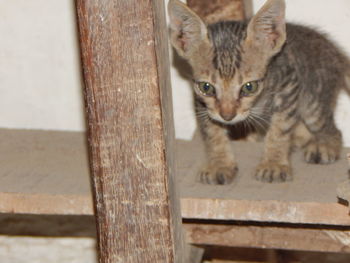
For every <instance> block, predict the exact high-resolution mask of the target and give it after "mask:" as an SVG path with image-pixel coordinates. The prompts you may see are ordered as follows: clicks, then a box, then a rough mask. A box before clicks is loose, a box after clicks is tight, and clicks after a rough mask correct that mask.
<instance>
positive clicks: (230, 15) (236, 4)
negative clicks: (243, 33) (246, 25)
mask: <svg viewBox="0 0 350 263" xmlns="http://www.w3.org/2000/svg"><path fill="white" fill-rule="evenodd" d="M187 5H188V6H189V7H190V8H191V9H192V10H193V11H195V12H196V14H198V15H199V16H200V17H201V18H202V19H203V20H204V21H205V22H206V23H208V24H211V23H215V22H218V21H222V20H243V19H245V9H244V1H243V0H187Z"/></svg>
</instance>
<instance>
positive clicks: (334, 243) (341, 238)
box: [185, 223, 350, 253]
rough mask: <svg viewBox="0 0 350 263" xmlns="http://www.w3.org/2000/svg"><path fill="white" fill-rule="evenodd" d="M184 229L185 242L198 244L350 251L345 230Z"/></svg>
mask: <svg viewBox="0 0 350 263" xmlns="http://www.w3.org/2000/svg"><path fill="white" fill-rule="evenodd" d="M185 229H186V236H187V237H186V239H187V240H188V242H191V243H193V244H198V245H199V244H201V245H215V246H232V247H255V248H269V249H288V250H299V251H323V252H347V253H348V252H350V229H349V228H338V229H337V228H333V229H332V228H327V227H323V228H322V227H318V228H312V227H310V226H309V227H308V226H305V225H304V226H299V227H298V226H291V225H280V226H257V225H247V224H245V225H234V224H233V225H215V224H200V223H188V224H185Z"/></svg>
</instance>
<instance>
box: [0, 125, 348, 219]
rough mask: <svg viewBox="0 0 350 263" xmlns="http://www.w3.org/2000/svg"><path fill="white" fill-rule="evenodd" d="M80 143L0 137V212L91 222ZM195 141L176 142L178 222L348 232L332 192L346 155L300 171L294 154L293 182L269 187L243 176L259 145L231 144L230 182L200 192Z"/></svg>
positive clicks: (26, 133)
mask: <svg viewBox="0 0 350 263" xmlns="http://www.w3.org/2000/svg"><path fill="white" fill-rule="evenodd" d="M84 138H85V137H84V134H83V133H78V132H53V131H31V130H10V129H0V167H1V170H0V212H2V213H12V212H15V213H28V214H62V215H64V214H78V215H79V214H84V215H91V214H92V213H93V209H92V201H91V193H90V187H89V169H88V162H87V147H86V145H85V139H84ZM198 139H199V138H197V137H196V138H194V139H193V141H191V142H186V141H177V147H176V148H177V151H176V157H177V161H178V169H177V180H178V182H179V186H180V187H179V188H180V190H181V202H182V207H181V212H182V217H183V218H189V219H191V218H192V219H199V220H202V219H210V220H242V221H257V222H280V223H295V224H325V225H344V226H349V225H350V216H349V215H348V214H349V213H348V208H347V207H346V206H344V205H342V204H339V203H338V202H337V198H336V189H337V186H338V184H339V183H340V182H343V181H345V180H346V179H347V169H348V163H347V160H346V153H347V152H349V150H348V149H344V151H343V154H342V157H341V160H340V161H339V162H337V163H335V164H333V165H329V166H318V165H308V164H305V163H304V162H303V161H302V154H301V153H300V154H293V165H294V168H295V181H293V182H289V183H286V184H276V185H275V184H263V183H260V182H256V181H255V180H254V179H253V178H252V176H250V175H251V174H253V171H254V166H255V164H257V163H258V161H259V157H260V156H261V155H260V154H261V152H262V150H263V147H262V145H261V144H256V143H237V144H235V145H234V150H235V151H236V152H239V153H240V154H239V156H237V158H238V161H239V164H240V173H239V177H238V178H237V182H235V183H234V184H232V185H228V186H207V185H202V184H200V183H198V182H197V181H196V177H195V176H196V173H197V171H198V169H199V167H200V165H201V164H202V162H203V160H204V159H203V157H204V155H203V152H202V150H203V149H202V148H203V147H202V146H203V145H202V144H201V141H200V140H198ZM28 153H30V154H28Z"/></svg>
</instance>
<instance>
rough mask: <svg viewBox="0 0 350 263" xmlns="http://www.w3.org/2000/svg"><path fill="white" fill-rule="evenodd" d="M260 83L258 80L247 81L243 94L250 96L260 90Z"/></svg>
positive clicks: (243, 87)
mask: <svg viewBox="0 0 350 263" xmlns="http://www.w3.org/2000/svg"><path fill="white" fill-rule="evenodd" d="M258 88H259V84H258V82H257V81H251V82H247V83H246V84H244V85H243V86H242V89H241V95H242V96H250V95H252V94H254V93H256V92H257V91H258Z"/></svg>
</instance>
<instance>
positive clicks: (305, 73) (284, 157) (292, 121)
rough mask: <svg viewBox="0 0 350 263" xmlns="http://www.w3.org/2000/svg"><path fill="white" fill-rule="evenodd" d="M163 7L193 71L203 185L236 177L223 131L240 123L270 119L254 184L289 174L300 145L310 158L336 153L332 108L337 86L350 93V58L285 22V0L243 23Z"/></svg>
mask: <svg viewBox="0 0 350 263" xmlns="http://www.w3.org/2000/svg"><path fill="white" fill-rule="evenodd" d="M168 9H169V10H168V11H169V16H170V27H171V35H170V38H171V43H172V45H173V46H174V48H175V49H176V50H177V52H178V54H179V55H180V56H182V57H183V58H185V59H186V60H187V61H188V62H189V64H190V65H191V67H192V69H193V77H194V80H195V84H194V93H195V101H196V113H197V119H198V123H199V126H200V129H201V132H202V135H203V138H204V141H205V145H206V151H207V158H208V160H207V165H206V167H205V168H204V169H203V171H201V173H200V180H201V181H202V182H203V183H208V184H228V183H230V182H231V181H232V180H233V178H234V176H235V174H236V173H237V171H238V169H237V163H236V161H235V158H234V156H233V153H232V152H231V150H230V146H229V145H230V144H229V137H228V133H227V128H229V127H230V126H235V125H237V124H238V123H246V124H247V125H250V124H252V123H255V125H254V126H255V127H257V128H258V127H259V125H260V126H261V125H263V124H265V122H266V123H268V129H267V133H266V137H265V150H264V155H263V157H262V160H261V162H260V164H259V165H258V167H257V169H256V173H255V178H256V179H257V180H259V181H263V182H284V181H289V180H291V179H292V172H291V166H290V152H291V147H292V146H294V145H297V146H300V147H302V148H304V151H305V161H306V162H308V163H315V164H329V163H333V162H334V161H336V160H337V159H338V158H339V153H340V149H341V145H342V138H341V133H340V132H339V130H338V129H337V127H336V126H335V123H334V117H333V111H334V106H335V104H336V98H337V95H338V92H339V91H340V89H341V88H347V90H348V91H350V88H349V87H350V82H347V81H348V80H349V76H350V74H349V73H350V70H349V69H350V63H349V60H348V58H347V57H346V56H345V55H344V54H343V53H342V52H341V51H340V50H339V49H338V48H337V47H336V46H335V45H334V44H333V43H332V42H330V41H329V40H328V39H327V38H326V37H325V36H324V35H322V34H320V33H317V32H316V31H314V30H312V29H310V28H307V27H304V26H299V25H293V24H286V23H285V2H284V1H283V0H268V1H267V2H266V3H265V5H264V6H263V7H262V8H261V9H260V10H259V12H258V13H257V14H256V15H255V16H254V17H253V18H252V19H251V20H250V21H248V22H237V21H225V22H219V23H215V24H210V25H205V23H204V22H203V21H202V20H201V19H200V18H199V17H198V16H197V15H196V14H195V13H194V12H193V11H192V10H190V9H189V8H188V7H187V6H186V5H185V4H183V3H181V2H180V1H178V0H170V2H169V5H168Z"/></svg>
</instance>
